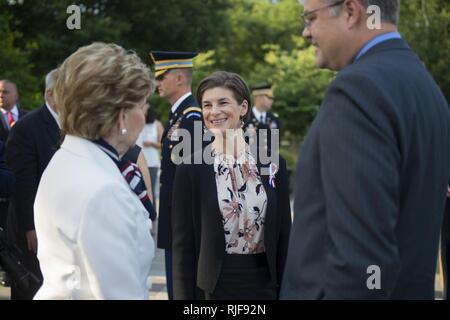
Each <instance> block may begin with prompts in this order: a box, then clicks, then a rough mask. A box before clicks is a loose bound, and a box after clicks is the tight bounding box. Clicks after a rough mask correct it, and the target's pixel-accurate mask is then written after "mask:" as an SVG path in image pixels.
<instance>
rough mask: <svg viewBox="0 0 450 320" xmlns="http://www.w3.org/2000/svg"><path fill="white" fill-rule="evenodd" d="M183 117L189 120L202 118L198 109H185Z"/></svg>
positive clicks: (200, 110)
mask: <svg viewBox="0 0 450 320" xmlns="http://www.w3.org/2000/svg"><path fill="white" fill-rule="evenodd" d="M183 116H185V117H186V118H188V119H190V118H198V119H201V118H202V109H201V108H199V107H189V108H186V109H185V110H184V111H183Z"/></svg>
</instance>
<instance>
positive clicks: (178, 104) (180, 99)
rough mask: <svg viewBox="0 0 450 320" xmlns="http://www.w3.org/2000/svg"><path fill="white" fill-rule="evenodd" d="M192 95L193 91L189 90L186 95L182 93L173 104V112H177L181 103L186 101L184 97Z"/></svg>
mask: <svg viewBox="0 0 450 320" xmlns="http://www.w3.org/2000/svg"><path fill="white" fill-rule="evenodd" d="M190 95H192V92H190V91H189V92H188V93H185V94H184V95H182V96H181V97H180V98H179V99H178V100H177V101H176V102H175V103H174V104H173V106H172V113H175V112H176V111H177V109H178V107H179V106H180V104H181V103H182V102H183V101H184V99H186V98H187V97H189V96H190Z"/></svg>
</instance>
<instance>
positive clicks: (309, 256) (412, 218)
mask: <svg viewBox="0 0 450 320" xmlns="http://www.w3.org/2000/svg"><path fill="white" fill-rule="evenodd" d="M368 5H378V6H379V7H380V10H381V21H382V22H381V28H380V29H369V28H368V27H367V19H368V18H369V15H368V14H367V13H366V12H367V6H368ZM398 16H399V1H398V0H368V1H360V0H345V1H325V0H306V1H305V6H304V18H305V26H306V27H305V29H304V30H303V36H304V37H305V38H306V39H308V40H310V41H311V42H312V43H313V44H314V45H315V46H316V64H317V65H318V67H319V68H327V69H331V70H339V71H340V72H339V74H338V75H337V77H336V79H335V80H334V81H333V82H332V83H331V84H330V86H329V88H328V89H327V92H326V94H325V98H324V100H323V103H322V105H321V107H320V109H319V112H318V114H317V116H316V118H315V120H314V122H313V123H312V125H311V127H310V129H309V132H308V135H307V137H306V139H305V141H304V144H303V146H302V149H301V151H300V158H299V161H298V164H297V173H296V174H297V176H296V191H295V200H294V201H295V208H294V211H295V216H294V222H293V226H292V231H291V238H290V242H289V251H288V258H287V261H286V270H285V277H284V280H283V286H282V298H284V299H433V298H434V284H435V282H434V278H435V273H436V262H437V253H438V245H439V234H440V228H441V223H442V213H443V211H444V198H445V194H446V189H447V184H448V180H449V176H450V149H449V141H450V109H449V106H448V103H447V102H446V100H445V98H444V96H443V94H442V92H441V91H440V89H439V87H438V86H437V85H436V83H435V82H434V80H433V79H432V77H431V76H430V74H429V73H428V71H427V70H426V69H425V68H424V65H423V64H422V62H421V61H420V60H419V59H418V57H417V55H416V54H415V53H414V52H413V51H412V50H411V49H410V48H409V46H408V45H407V43H406V42H405V41H404V40H403V39H401V36H400V34H398V33H397V27H396V24H397V21H398ZM371 266H375V268H374V270H375V271H370V270H371V268H370V267H371ZM376 269H378V271H376ZM368 282H369V284H370V285H368ZM372 286H373V287H372Z"/></svg>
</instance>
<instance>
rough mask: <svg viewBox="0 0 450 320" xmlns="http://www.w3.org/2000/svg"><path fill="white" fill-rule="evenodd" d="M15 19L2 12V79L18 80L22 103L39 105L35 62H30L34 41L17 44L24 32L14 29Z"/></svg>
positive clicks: (0, 17) (0, 43)
mask: <svg viewBox="0 0 450 320" xmlns="http://www.w3.org/2000/svg"><path fill="white" fill-rule="evenodd" d="M0 12H1V11H0ZM13 20H14V19H13V17H12V16H11V15H9V14H7V13H5V12H1V13H0V34H1V35H2V36H1V37H0V70H1V72H0V79H9V80H11V81H14V82H16V84H17V87H18V89H19V92H21V93H22V92H23V93H22V94H21V95H20V101H21V105H22V106H24V107H25V108H27V107H28V106H35V105H37V104H38V103H39V100H40V94H39V93H38V92H37V90H36V87H37V84H38V81H37V80H36V78H35V77H34V76H33V75H32V72H31V70H32V68H33V64H32V63H30V62H29V61H30V58H29V56H30V50H31V48H32V46H33V43H30V44H29V45H28V46H27V47H25V48H20V47H19V46H18V45H17V43H18V42H20V40H21V39H22V34H21V33H20V32H19V31H13V30H12V29H13V28H12V24H13ZM41 101H42V100H41Z"/></svg>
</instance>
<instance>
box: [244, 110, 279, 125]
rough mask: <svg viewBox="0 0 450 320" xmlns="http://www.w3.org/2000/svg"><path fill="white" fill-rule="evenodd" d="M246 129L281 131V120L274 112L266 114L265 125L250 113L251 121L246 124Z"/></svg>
mask: <svg viewBox="0 0 450 320" xmlns="http://www.w3.org/2000/svg"><path fill="white" fill-rule="evenodd" d="M245 128H254V129H280V120H279V119H278V117H277V116H276V115H274V114H273V113H272V112H266V121H265V122H264V123H261V122H259V120H258V119H257V118H256V116H255V114H254V113H253V111H252V112H250V116H249V119H248V121H247V123H246V124H245Z"/></svg>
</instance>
